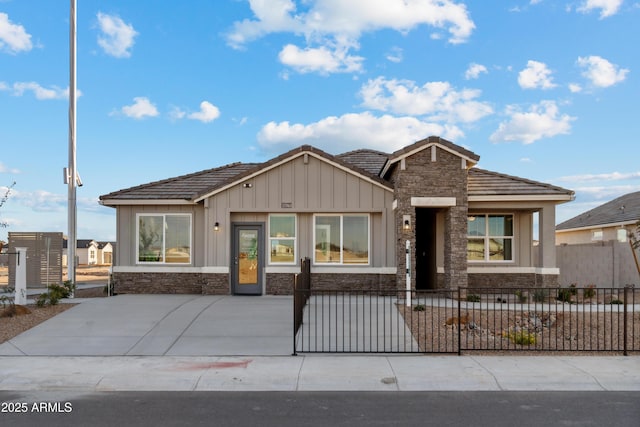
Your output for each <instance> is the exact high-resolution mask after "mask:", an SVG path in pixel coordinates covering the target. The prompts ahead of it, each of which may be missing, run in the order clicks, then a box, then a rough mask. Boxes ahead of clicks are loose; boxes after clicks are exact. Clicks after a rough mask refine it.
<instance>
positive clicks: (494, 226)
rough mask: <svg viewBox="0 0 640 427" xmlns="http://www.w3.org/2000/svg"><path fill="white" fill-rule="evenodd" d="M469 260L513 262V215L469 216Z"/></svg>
mask: <svg viewBox="0 0 640 427" xmlns="http://www.w3.org/2000/svg"><path fill="white" fill-rule="evenodd" d="M467 260H469V261H487V262H489V261H513V215H494V214H486V215H485V214H482V215H469V217H468V218H467Z"/></svg>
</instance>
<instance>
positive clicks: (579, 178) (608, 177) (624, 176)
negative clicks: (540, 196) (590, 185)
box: [558, 172, 640, 182]
mask: <svg viewBox="0 0 640 427" xmlns="http://www.w3.org/2000/svg"><path fill="white" fill-rule="evenodd" d="M630 179H634V180H635V179H640V172H627V173H620V172H611V173H600V174H584V175H570V176H563V177H561V178H558V181H564V182H587V181H626V180H630Z"/></svg>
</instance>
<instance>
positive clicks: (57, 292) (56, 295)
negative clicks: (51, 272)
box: [36, 280, 76, 307]
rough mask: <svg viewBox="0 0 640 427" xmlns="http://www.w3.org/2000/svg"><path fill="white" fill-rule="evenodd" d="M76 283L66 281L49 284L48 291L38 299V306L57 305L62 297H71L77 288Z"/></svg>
mask: <svg viewBox="0 0 640 427" xmlns="http://www.w3.org/2000/svg"><path fill="white" fill-rule="evenodd" d="M75 288H76V285H75V284H73V283H71V282H70V281H68V280H67V281H66V282H64V283H63V284H62V285H58V284H53V285H49V289H48V290H47V292H46V293H44V294H40V296H38V299H37V300H36V305H37V306H38V307H44V306H45V305H47V304H48V305H56V304H58V303H59V302H60V300H61V299H62V298H69V297H70V296H71V293H72V292H73V291H74V290H75Z"/></svg>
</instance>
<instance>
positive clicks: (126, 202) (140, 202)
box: [99, 199, 197, 207]
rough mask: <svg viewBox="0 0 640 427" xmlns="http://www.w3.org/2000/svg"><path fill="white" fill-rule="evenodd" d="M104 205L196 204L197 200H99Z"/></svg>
mask: <svg viewBox="0 0 640 427" xmlns="http://www.w3.org/2000/svg"><path fill="white" fill-rule="evenodd" d="M99 203H100V204H101V205H103V206H108V207H116V206H123V205H139V206H143V205H195V204H197V202H196V201H193V200H185V199H104V200H100V202H99Z"/></svg>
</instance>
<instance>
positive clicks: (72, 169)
mask: <svg viewBox="0 0 640 427" xmlns="http://www.w3.org/2000/svg"><path fill="white" fill-rule="evenodd" d="M70 1H71V10H70V16H69V25H70V31H69V51H70V52H69V168H68V169H67V174H66V175H67V179H68V185H69V200H68V208H67V211H68V225H69V235H68V238H67V276H68V280H69V281H70V282H71V283H73V284H75V283H76V247H77V242H78V237H77V236H76V232H77V228H78V227H77V223H76V220H77V205H76V185H77V178H78V171H77V170H76V101H77V97H76V16H77V14H76V0H70ZM71 296H72V297H73V293H72V294H71Z"/></svg>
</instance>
